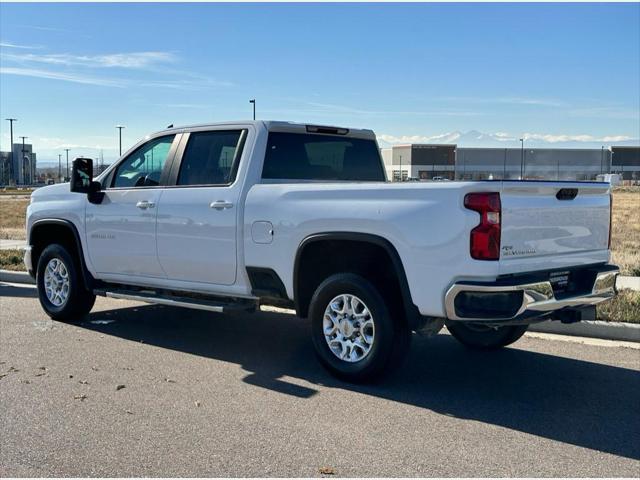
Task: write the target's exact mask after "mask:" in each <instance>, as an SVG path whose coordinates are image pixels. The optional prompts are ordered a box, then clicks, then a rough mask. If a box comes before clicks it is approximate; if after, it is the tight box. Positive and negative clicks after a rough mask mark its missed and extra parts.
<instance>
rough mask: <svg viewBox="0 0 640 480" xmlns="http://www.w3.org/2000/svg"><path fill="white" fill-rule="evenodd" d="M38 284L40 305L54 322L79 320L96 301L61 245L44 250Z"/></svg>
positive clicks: (75, 262) (39, 266) (69, 255)
mask: <svg viewBox="0 0 640 480" xmlns="http://www.w3.org/2000/svg"><path fill="white" fill-rule="evenodd" d="M36 282H37V285H38V297H39V299H40V305H42V308H43V309H44V311H45V312H46V314H47V315H49V316H50V317H51V318H53V319H54V320H63V321H73V320H78V319H80V318H82V317H84V316H85V315H86V314H87V313H89V312H90V311H91V308H92V307H93V304H94V302H95V300H96V296H95V295H94V294H93V292H90V291H88V290H87V289H86V287H85V285H84V280H83V278H82V273H81V271H80V265H78V262H77V261H76V260H75V259H74V258H73V256H72V255H71V254H70V253H69V252H68V251H67V249H66V248H65V247H63V246H62V245H58V244H53V245H49V246H48V247H47V248H45V249H44V251H43V252H42V254H41V255H40V258H39V259H38V268H37V273H36Z"/></svg>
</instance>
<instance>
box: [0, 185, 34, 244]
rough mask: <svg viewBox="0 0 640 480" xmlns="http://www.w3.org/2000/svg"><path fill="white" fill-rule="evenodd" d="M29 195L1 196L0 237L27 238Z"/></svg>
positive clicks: (10, 238)
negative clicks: (26, 224)
mask: <svg viewBox="0 0 640 480" xmlns="http://www.w3.org/2000/svg"><path fill="white" fill-rule="evenodd" d="M29 201H30V200H29V197H25V196H17V195H13V196H9V195H6V196H0V239H3V240H25V239H26V232H25V219H26V215H27V207H28V206H29Z"/></svg>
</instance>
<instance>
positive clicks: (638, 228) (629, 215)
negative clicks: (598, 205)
mask: <svg viewBox="0 0 640 480" xmlns="http://www.w3.org/2000/svg"><path fill="white" fill-rule="evenodd" d="M611 257H612V258H611V261H612V262H613V263H614V264H616V265H618V266H619V267H620V271H621V273H622V275H633V276H637V275H640V187H623V188H620V189H615V190H614V191H613V218H612V228H611Z"/></svg>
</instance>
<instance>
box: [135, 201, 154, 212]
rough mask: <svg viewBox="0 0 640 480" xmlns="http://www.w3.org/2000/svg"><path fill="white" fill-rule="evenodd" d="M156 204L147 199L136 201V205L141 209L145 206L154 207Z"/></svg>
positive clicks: (144, 208)
mask: <svg viewBox="0 0 640 480" xmlns="http://www.w3.org/2000/svg"><path fill="white" fill-rule="evenodd" d="M155 206H156V204H155V203H153V202H148V201H147V200H141V201H139V202H138V203H136V207H138V208H140V209H142V210H146V209H147V208H153V207H155Z"/></svg>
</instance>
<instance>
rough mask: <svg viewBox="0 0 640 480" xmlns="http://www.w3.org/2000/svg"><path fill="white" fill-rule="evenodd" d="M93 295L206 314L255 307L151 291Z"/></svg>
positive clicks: (252, 308)
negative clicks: (188, 309) (186, 309)
mask: <svg viewBox="0 0 640 480" xmlns="http://www.w3.org/2000/svg"><path fill="white" fill-rule="evenodd" d="M94 293H95V294H97V295H103V296H105V297H110V298H116V299H119V300H134V301H136V302H145V303H151V304H157V305H166V306H169V307H183V308H192V309H195V310H206V311H208V312H217V313H229V312H231V311H239V310H240V311H250V310H254V309H255V308H256V307H257V304H256V303H254V302H247V301H237V302H234V301H229V302H222V301H215V300H209V299H204V298H191V297H179V296H174V295H162V294H159V293H156V292H152V291H148V290H146V291H143V290H141V291H127V290H120V291H119V290H115V291H109V290H95V291H94Z"/></svg>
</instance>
